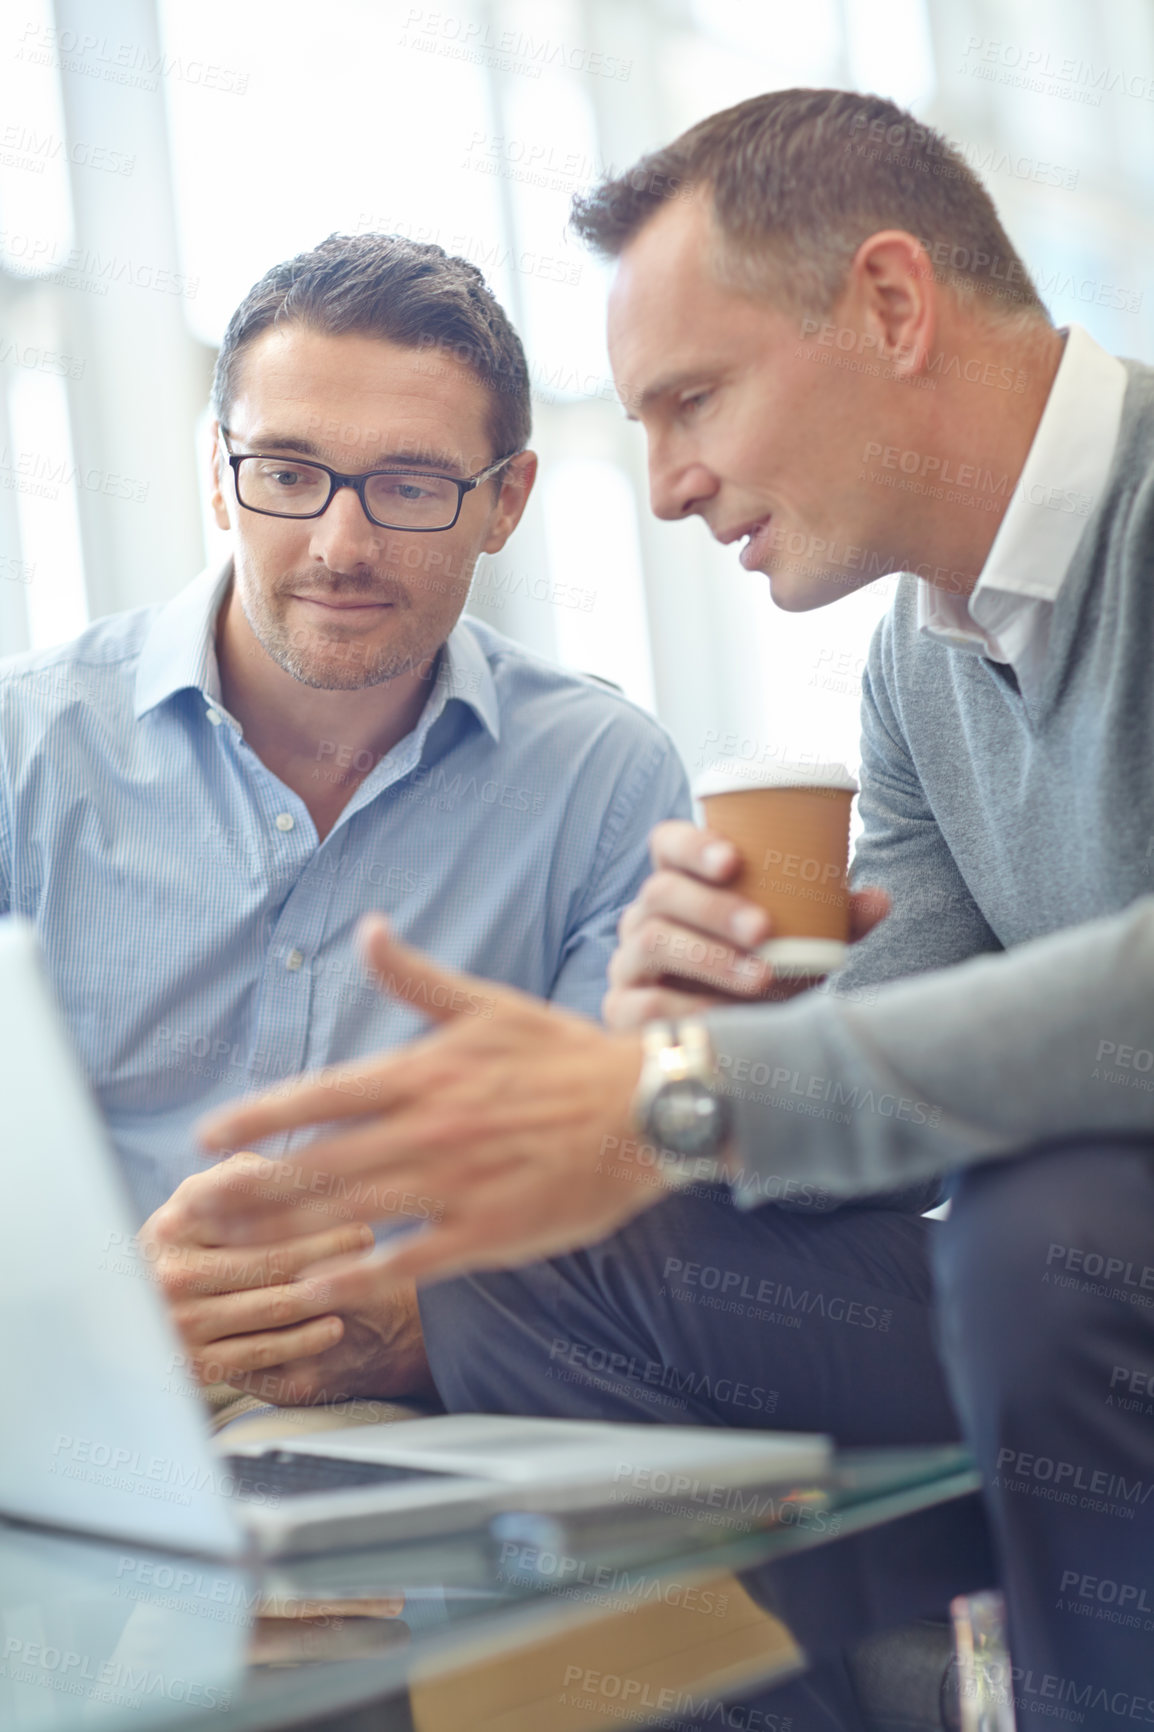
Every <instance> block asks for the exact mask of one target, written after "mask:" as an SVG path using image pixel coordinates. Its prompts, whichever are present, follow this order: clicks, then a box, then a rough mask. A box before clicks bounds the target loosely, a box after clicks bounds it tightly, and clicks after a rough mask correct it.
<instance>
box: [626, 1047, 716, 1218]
mask: <svg viewBox="0 0 1154 1732" xmlns="http://www.w3.org/2000/svg"><path fill="white" fill-rule="evenodd" d="M641 1044H642V1063H641V1076H640V1078H639V1080H638V1083H637V1091H636V1093H635V1094H634V1097H633V1118H634V1121H635V1123H636V1124H637V1125H638V1127H639V1128H640V1130H641V1131H642V1133H643V1135H644V1136H645V1137H646V1138H647V1139H648V1140H649V1142H651V1143H652V1144H654V1146H655V1147H656V1148H657V1149H658V1150H659V1151H660V1152H661V1155H662V1160H661V1172H662V1176H663V1177H664V1178H665V1179H666V1180H668V1181H670V1182H672V1183H673V1184H676V1185H690V1184H694V1183H699V1184H701V1183H704V1184H710V1183H716V1182H718V1181H719V1180H721V1179H723V1178H724V1177H725V1170H724V1167H723V1165H722V1162H721V1155H722V1152H723V1150H724V1148H725V1145H726V1143H727V1142H728V1140H729V1134H730V1130H731V1128H732V1115H731V1113H730V1109H729V1102H728V1101H727V1100H726V1098H725V1096H724V1095H723V1094H721V1093H720V1092H719V1090H718V1086H717V1069H716V1063H715V1060H714V1052H713V1042H712V1041H711V1040H710V1038H709V1031H708V1029H707V1028H706V1027H705V1024H704V1023H702V1022H694V1021H685V1022H650V1023H646V1025H645V1027H644V1028H643V1029H642V1031H641Z"/></svg>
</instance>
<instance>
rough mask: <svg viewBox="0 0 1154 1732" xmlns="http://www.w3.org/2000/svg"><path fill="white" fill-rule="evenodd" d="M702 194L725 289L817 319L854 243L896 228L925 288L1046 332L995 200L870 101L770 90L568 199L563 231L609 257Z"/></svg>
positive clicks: (919, 125) (918, 124)
mask: <svg viewBox="0 0 1154 1732" xmlns="http://www.w3.org/2000/svg"><path fill="white" fill-rule="evenodd" d="M703 191H704V192H706V193H707V194H708V195H709V197H710V200H711V205H712V212H713V218H714V222H715V226H716V229H717V233H718V239H719V247H718V253H717V256H716V259H715V261H714V263H715V268H716V270H717V273H718V275H719V276H720V277H721V279H722V281H724V282H726V283H728V284H730V285H731V286H732V287H735V288H741V289H744V290H748V291H750V292H752V293H755V294H759V293H763V294H765V295H766V296H767V298H769V299H772V300H773V301H774V303H775V304H776V305H778V306H779V307H781V308H782V310H783V311H787V312H790V313H798V314H808V315H813V314H825V313H828V312H829V311H830V309H831V308H832V307H833V306H834V304H835V303H836V301H837V299H838V297H839V295H840V294H841V292H842V290H843V289H844V287H845V284H846V279H847V276H848V273H849V268H850V264H851V262H852V260H853V258H854V255H855V253H856V252H857V250H858V248H859V247H860V246H861V244H862V242H863V241H865V240H868V239H869V237H870V236H871V235H873V234H877V233H878V232H879V231H880V230H882V229H901V230H904V231H906V232H907V233H909V234H912V235H913V236H914V237H915V238H916V239H917V240H919V241H920V242H921V243H922V245H923V246H924V247H925V250H926V253H927V254H928V256H929V261H930V265H931V267H932V269H933V273H934V276H935V278H936V279H937V280H938V281H940V282H943V283H945V284H948V286H949V287H950V288H951V289H952V290H953V292H954V294H955V295H956V296H957V297H958V299H959V300H960V301H962V302H963V303H964V304H966V305H967V306H970V307H972V308H974V309H975V310H984V311H988V312H989V313H990V314H991V315H992V316H994V317H996V318H998V319H999V320H1000V319H1002V318H1005V317H1009V318H1012V319H1014V320H1015V321H1016V320H1017V319H1018V318H1019V317H1021V316H1023V315H1024V316H1025V318H1026V319H1027V320H1029V321H1031V322H1033V321H1036V320H1038V319H1042V320H1044V321H1045V322H1046V323H1049V314H1048V313H1047V311H1046V308H1045V306H1044V305H1043V303H1042V300H1041V297H1040V296H1039V294H1038V291H1037V289H1036V288H1035V286H1034V284H1033V282H1032V281H1031V278H1030V274H1029V272H1028V271H1027V269H1026V267H1025V265H1024V264H1023V262H1022V260H1021V258H1020V257H1019V255H1018V253H1017V252H1016V251H1015V249H1014V247H1013V246H1012V245H1011V243H1010V240H1009V238H1008V236H1007V235H1006V231H1005V230H1004V229H1003V227H1002V224H1001V222H1000V220H999V218H998V213H997V211H996V210H995V208H994V202H993V200H992V198H991V197H990V195H989V193H988V192H987V191H986V189H985V187H984V186H983V185H982V183H981V181H980V180H979V179H978V177H977V175H976V174H975V173H974V171H973V169H972V168H971V167H970V166H969V164H968V163H967V162H966V161H965V158H964V157H963V156H962V155H961V153H960V152H959V151H958V150H957V149H956V148H955V147H954V146H953V145H952V144H950V143H949V142H948V140H947V139H946V138H944V137H943V135H942V134H941V133H939V132H936V131H935V130H934V128H933V127H931V126H927V125H926V124H925V123H924V122H923V121H919V120H915V118H914V116H913V115H912V114H909V113H907V112H906V110H905V109H902V108H899V107H898V106H897V105H896V103H893V102H888V101H886V100H885V99H884V98H883V97H880V96H862V95H859V94H857V93H856V92H854V91H848V90H774V91H770V92H768V93H767V94H766V95H764V96H753V97H750V98H749V100H748V101H746V102H739V103H738V104H737V105H736V107H734V108H727V109H725V110H724V111H723V112H722V113H720V114H712V115H710V116H709V118H708V119H706V120H702V121H699V122H698V124H697V125H696V126H692V127H690V129H689V130H688V132H684V133H682V135H681V137H680V138H678V139H675V140H674V142H673V143H672V144H669V145H666V146H665V147H664V148H663V149H661V150H655V151H652V152H651V153H650V154H649V155H647V156H643V157H642V158H641V159H640V161H639V162H638V163H637V164H636V165H635V166H634V167H633V168H631V169H629V170H627V171H626V172H625V173H624V174H621V175H616V176H613V177H611V178H609V179H607V180H605V181H604V182H603V183H602V184H601V185H600V186H598V187H597V188H595V189H594V191H593V192H592V193H590V194H589V195H588V196H587V197H584V198H578V199H576V200H575V201H574V206H573V218H572V226H573V228H574V229H575V230H576V232H577V234H578V235H580V236H581V238H582V239H583V240H585V241H586V242H588V244H589V245H590V246H591V247H593V248H594V250H595V251H597V252H599V253H601V254H602V256H603V257H607V258H616V257H618V256H619V255H620V254H621V252H622V251H623V250H624V249H625V247H627V246H628V244H629V242H630V241H631V240H632V239H633V238H634V237H635V236H636V235H637V234H638V233H639V232H640V230H641V229H642V228H643V227H644V226H645V224H646V223H647V222H648V221H649V220H650V218H651V217H653V216H654V215H655V214H656V212H657V211H659V210H661V209H662V208H664V207H665V206H667V205H668V203H669V201H670V200H671V199H676V198H685V197H691V196H694V195H696V194H698V193H700V192H703Z"/></svg>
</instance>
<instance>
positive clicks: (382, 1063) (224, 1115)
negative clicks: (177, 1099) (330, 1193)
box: [195, 1054, 411, 1219]
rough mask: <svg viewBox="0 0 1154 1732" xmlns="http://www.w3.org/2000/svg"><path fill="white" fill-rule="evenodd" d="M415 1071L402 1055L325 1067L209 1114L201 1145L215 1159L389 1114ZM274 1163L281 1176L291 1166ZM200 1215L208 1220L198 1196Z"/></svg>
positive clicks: (199, 1131) (201, 1124)
mask: <svg viewBox="0 0 1154 1732" xmlns="http://www.w3.org/2000/svg"><path fill="white" fill-rule="evenodd" d="M410 1070H411V1059H410V1061H409V1064H406V1062H405V1059H404V1057H403V1056H402V1055H400V1054H397V1055H395V1056H393V1057H387V1056H380V1057H377V1058H372V1059H356V1060H353V1061H352V1062H351V1063H349V1064H341V1065H330V1066H326V1068H325V1069H324V1070H321V1071H315V1072H312V1073H311V1074H310V1075H308V1076H303V1077H301V1078H300V1079H299V1081H297V1082H294V1083H281V1084H279V1085H278V1086H277V1087H276V1088H274V1089H270V1090H269V1092H268V1093H267V1094H263V1095H254V1096H253V1097H252V1098H251V1099H249V1100H243V1101H233V1102H232V1103H231V1104H230V1105H229V1106H226V1107H221V1108H220V1109H219V1110H218V1111H217V1112H214V1113H207V1114H206V1115H205V1116H204V1118H202V1119H200V1120H199V1121H198V1122H197V1125H196V1135H197V1140H198V1141H199V1142H200V1144H201V1147H202V1148H203V1149H205V1150H206V1152H207V1153H209V1154H210V1155H215V1154H218V1153H219V1152H220V1151H221V1150H223V1149H233V1148H236V1146H237V1144H238V1143H258V1142H261V1141H263V1139H264V1138H265V1137H271V1136H274V1135H276V1133H277V1132H280V1131H291V1130H299V1129H300V1128H301V1127H302V1126H304V1125H316V1124H328V1123H335V1122H336V1121H337V1120H338V1119H349V1118H363V1117H364V1115H365V1114H366V1113H367V1112H384V1111H387V1110H388V1108H389V1107H390V1106H391V1105H393V1104H394V1103H395V1101H397V1100H398V1099H403V1098H405V1097H406V1096H407V1093H408V1088H409V1082H408V1077H409V1074H410ZM272 1164H273V1165H275V1166H277V1167H278V1168H279V1169H281V1170H282V1171H283V1169H284V1167H285V1165H286V1163H285V1162H283V1161H278V1162H274V1163H272ZM195 1213H196V1214H197V1216H198V1217H199V1218H201V1219H204V1218H205V1213H204V1211H203V1210H202V1208H201V1199H200V1198H199V1197H198V1198H197V1199H196V1203H195Z"/></svg>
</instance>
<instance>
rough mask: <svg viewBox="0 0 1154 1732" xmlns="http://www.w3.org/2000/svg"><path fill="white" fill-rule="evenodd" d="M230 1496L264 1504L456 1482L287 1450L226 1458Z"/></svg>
mask: <svg viewBox="0 0 1154 1732" xmlns="http://www.w3.org/2000/svg"><path fill="white" fill-rule="evenodd" d="M222 1459H223V1462H224V1466H225V1468H226V1470H227V1472H228V1473H229V1475H230V1476H231V1477H232V1479H233V1482H234V1484H233V1492H232V1495H233V1496H234V1497H239V1498H242V1499H243V1498H250V1499H256V1500H257V1501H259V1502H265V1501H267V1500H268V1499H269V1498H270V1497H277V1498H281V1497H303V1496H304V1495H305V1494H306V1493H307V1492H318V1491H345V1490H347V1489H348V1488H349V1487H350V1486H365V1485H401V1484H403V1483H404V1482H405V1481H406V1480H414V1479H457V1478H459V1477H460V1475H458V1474H445V1473H441V1472H439V1471H438V1470H437V1469H435V1468H423V1467H397V1466H394V1465H393V1464H392V1463H390V1462H383V1461H348V1460H345V1459H342V1458H341V1457H340V1456H335V1455H302V1454H298V1453H296V1452H294V1451H291V1450H287V1449H276V1450H270V1451H269V1452H268V1453H267V1454H265V1455H226V1456H224V1457H223V1458H222Z"/></svg>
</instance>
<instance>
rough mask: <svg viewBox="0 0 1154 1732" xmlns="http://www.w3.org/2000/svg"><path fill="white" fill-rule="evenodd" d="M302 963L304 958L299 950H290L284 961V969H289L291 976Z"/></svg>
mask: <svg viewBox="0 0 1154 1732" xmlns="http://www.w3.org/2000/svg"><path fill="white" fill-rule="evenodd" d="M303 962H304V957H303V955H302V954H301V952H300V951H299V950H290V951H289V953H288V955H287V956H286V957H285V959H284V965H285V967H286V968H287V969H290V970H291V971H292V973H293V974H295V973H296V971H297V969H298V968H300V967H301V965H302V964H303Z"/></svg>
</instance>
